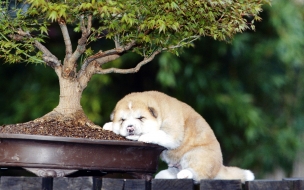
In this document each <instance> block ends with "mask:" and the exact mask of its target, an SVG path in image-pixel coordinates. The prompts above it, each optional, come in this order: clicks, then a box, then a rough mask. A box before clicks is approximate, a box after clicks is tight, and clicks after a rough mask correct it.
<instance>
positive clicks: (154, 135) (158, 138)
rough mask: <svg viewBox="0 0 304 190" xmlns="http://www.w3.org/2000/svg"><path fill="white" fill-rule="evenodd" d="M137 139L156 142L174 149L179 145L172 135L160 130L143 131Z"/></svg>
mask: <svg viewBox="0 0 304 190" xmlns="http://www.w3.org/2000/svg"><path fill="white" fill-rule="evenodd" d="M138 141H142V142H146V143H153V144H158V145H161V146H163V147H166V148H170V149H174V148H176V147H178V146H179V144H178V143H176V141H175V140H174V139H173V138H172V136H170V135H168V134H167V133H165V132H164V131H162V130H157V131H153V132H148V133H144V134H142V135H141V136H140V137H139V139H138Z"/></svg>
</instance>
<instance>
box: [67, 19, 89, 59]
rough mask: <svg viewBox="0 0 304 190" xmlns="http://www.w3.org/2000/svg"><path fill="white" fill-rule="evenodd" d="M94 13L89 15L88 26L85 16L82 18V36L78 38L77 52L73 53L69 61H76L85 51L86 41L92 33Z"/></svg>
mask: <svg viewBox="0 0 304 190" xmlns="http://www.w3.org/2000/svg"><path fill="white" fill-rule="evenodd" d="M91 27H92V15H89V16H88V22H87V27H86V26H85V21H84V16H81V19H80V28H81V38H80V39H79V40H78V45H77V48H76V50H75V52H74V53H73V54H72V56H71V58H70V60H69V62H71V63H75V62H76V61H77V59H78V58H79V57H80V56H81V55H82V54H83V53H84V52H85V50H86V43H87V40H88V37H89V36H90V33H91Z"/></svg>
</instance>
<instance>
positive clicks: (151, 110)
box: [148, 107, 157, 118]
mask: <svg viewBox="0 0 304 190" xmlns="http://www.w3.org/2000/svg"><path fill="white" fill-rule="evenodd" d="M148 110H149V112H150V113H151V115H152V116H153V117H155V118H157V112H156V110H155V109H154V108H152V107H148Z"/></svg>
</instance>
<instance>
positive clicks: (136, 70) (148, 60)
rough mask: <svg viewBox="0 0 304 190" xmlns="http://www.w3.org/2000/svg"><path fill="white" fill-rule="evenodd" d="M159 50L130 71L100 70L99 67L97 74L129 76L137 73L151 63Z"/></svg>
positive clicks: (117, 69) (116, 69)
mask: <svg viewBox="0 0 304 190" xmlns="http://www.w3.org/2000/svg"><path fill="white" fill-rule="evenodd" d="M160 52H161V50H157V51H155V52H153V53H152V54H151V55H150V56H149V57H146V58H144V60H142V61H141V62H139V63H138V64H137V65H136V67H134V68H130V69H119V68H109V69H102V68H101V67H99V68H98V69H97V71H96V73H97V74H108V73H119V74H129V73H136V72H138V71H139V69H140V68H141V67H142V66H143V65H145V64H147V63H149V62H150V61H152V60H153V59H154V58H155V56H156V55H157V54H159V53H160Z"/></svg>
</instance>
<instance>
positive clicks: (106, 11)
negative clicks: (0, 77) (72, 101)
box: [0, 0, 270, 63]
mask: <svg viewBox="0 0 304 190" xmlns="http://www.w3.org/2000/svg"><path fill="white" fill-rule="evenodd" d="M9 2H15V3H16V5H15V6H13V9H12V8H11V7H12V5H11V4H10V3H9ZM269 2H270V0H262V1H261V0H248V1H230V0H229V1H226V0H209V1H203V0H197V1H190V0H189V1H183V0H176V1H169V0H167V1H165V0H157V1H147V0H144V1H137V0H129V1H124V0H117V1H113V0H106V1H105V0H92V1H85V0H77V1H76V0H69V1H63V0H62V1H59V0H51V1H45V0H27V1H26V3H21V4H18V6H17V1H8V0H7V1H6V3H5V2H4V4H3V5H2V7H1V10H0V12H1V13H2V15H1V17H2V19H1V21H0V34H1V35H0V52H1V57H3V58H4V59H5V61H6V62H9V63H16V62H21V61H22V60H24V61H26V62H30V63H40V62H41V61H40V60H41V55H40V54H39V53H35V50H34V49H33V43H34V41H35V40H38V41H40V42H43V39H45V37H46V36H48V30H47V27H48V26H49V24H50V23H52V22H59V21H63V20H64V22H66V23H67V24H69V25H71V26H73V27H74V31H81V29H80V27H81V26H80V22H82V20H83V19H84V20H86V19H88V16H89V15H91V16H93V20H95V21H96V22H95V25H94V27H92V33H91V35H90V37H89V39H88V41H87V44H89V43H90V42H94V41H96V40H98V39H100V38H107V39H112V40H114V41H115V42H116V43H117V44H120V45H124V44H127V43H129V42H131V41H135V42H136V43H137V44H138V45H137V47H136V48H135V49H134V51H135V52H137V53H139V54H141V55H143V56H149V55H151V54H152V53H153V52H154V51H156V50H158V49H164V48H165V50H169V51H174V52H175V53H177V50H176V49H175V48H179V47H189V46H190V45H191V44H192V42H193V41H194V40H196V39H198V38H199V37H200V36H210V37H212V38H213V39H215V40H230V39H231V38H232V37H233V35H234V34H236V33H239V32H242V31H244V30H245V29H249V28H251V29H254V21H259V20H261V18H260V17H259V16H258V14H259V13H260V12H261V11H262V9H261V6H262V4H265V3H269ZM20 5H23V6H28V5H31V6H30V7H29V8H28V9H21V8H20ZM9 9H11V11H13V13H15V16H14V17H12V16H11V14H9ZM20 29H21V30H22V31H26V32H28V33H29V34H31V35H32V38H23V39H14V36H13V35H12V34H15V33H18V31H20Z"/></svg>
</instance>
